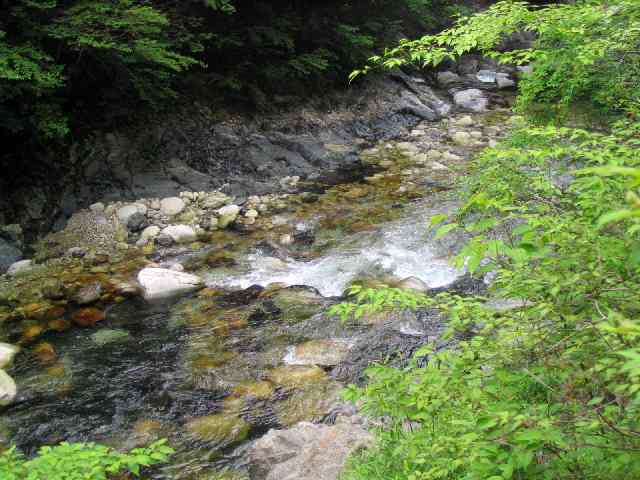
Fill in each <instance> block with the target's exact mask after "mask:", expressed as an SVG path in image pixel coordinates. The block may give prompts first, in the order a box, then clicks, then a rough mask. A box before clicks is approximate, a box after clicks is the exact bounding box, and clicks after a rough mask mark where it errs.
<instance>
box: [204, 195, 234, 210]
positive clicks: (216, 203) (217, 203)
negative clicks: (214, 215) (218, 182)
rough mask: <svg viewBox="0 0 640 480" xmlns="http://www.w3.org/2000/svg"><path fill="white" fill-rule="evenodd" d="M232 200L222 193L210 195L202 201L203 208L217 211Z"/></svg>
mask: <svg viewBox="0 0 640 480" xmlns="http://www.w3.org/2000/svg"><path fill="white" fill-rule="evenodd" d="M230 200H231V199H230V198H229V197H228V196H227V195H225V194H224V193H222V192H212V193H208V194H207V195H206V196H205V197H204V198H203V200H202V208H207V209H210V210H215V209H216V208H220V207H223V206H225V205H226V204H227V203H229V201H230Z"/></svg>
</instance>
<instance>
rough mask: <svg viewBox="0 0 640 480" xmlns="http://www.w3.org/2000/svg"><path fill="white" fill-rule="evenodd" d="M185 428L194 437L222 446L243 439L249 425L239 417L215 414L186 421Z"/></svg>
mask: <svg viewBox="0 0 640 480" xmlns="http://www.w3.org/2000/svg"><path fill="white" fill-rule="evenodd" d="M185 428H186V429H187V431H188V432H189V433H190V434H191V435H192V436H193V437H195V438H196V439H198V440H200V441H203V442H209V443H215V445H216V448H224V447H226V446H229V445H232V444H234V443H238V442H240V441H242V440H244V439H245V438H246V437H247V435H248V434H249V430H250V425H249V424H248V423H247V422H245V421H244V420H243V419H242V418H240V417H237V416H234V415H224V414H217V415H208V416H206V417H198V418H194V419H193V420H190V421H189V422H187V424H186V425H185Z"/></svg>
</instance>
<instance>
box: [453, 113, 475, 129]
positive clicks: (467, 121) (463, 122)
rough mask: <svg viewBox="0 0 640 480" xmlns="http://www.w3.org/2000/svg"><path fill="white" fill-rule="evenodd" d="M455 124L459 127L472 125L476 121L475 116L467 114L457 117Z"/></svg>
mask: <svg viewBox="0 0 640 480" xmlns="http://www.w3.org/2000/svg"><path fill="white" fill-rule="evenodd" d="M455 124H456V125H457V126H459V127H470V126H471V125H473V124H474V121H473V118H471V115H465V116H464V117H460V118H459V119H457V120H456V121H455Z"/></svg>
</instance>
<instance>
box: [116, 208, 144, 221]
mask: <svg viewBox="0 0 640 480" xmlns="http://www.w3.org/2000/svg"><path fill="white" fill-rule="evenodd" d="M138 212H140V213H142V214H143V215H146V214H147V206H146V205H143V204H141V203H132V204H130V205H125V206H124V207H120V208H119V209H118V211H117V212H116V216H117V217H118V221H119V222H120V223H121V224H123V225H126V224H127V223H128V222H129V218H131V216H132V215H133V214H134V213H138Z"/></svg>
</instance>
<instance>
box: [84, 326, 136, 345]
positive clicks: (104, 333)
mask: <svg viewBox="0 0 640 480" xmlns="http://www.w3.org/2000/svg"><path fill="white" fill-rule="evenodd" d="M129 338H131V335H130V334H129V332H127V331H126V330H121V329H113V328H103V329H102V330H98V331H97V332H96V333H94V334H93V335H91V340H93V342H94V343H96V344H97V345H107V344H108V343H115V342H120V341H123V340H128V339H129Z"/></svg>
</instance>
